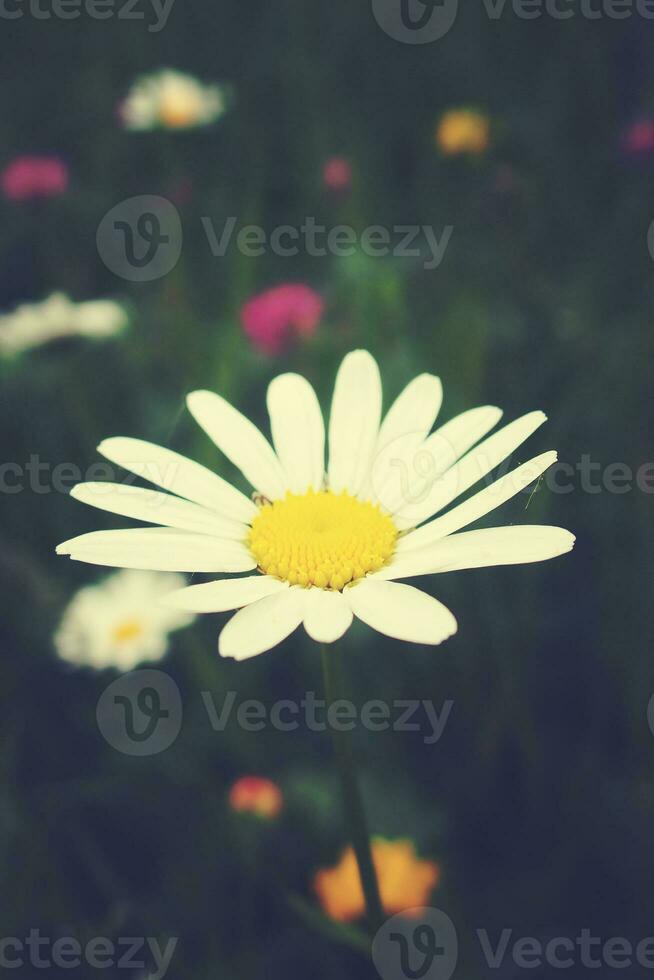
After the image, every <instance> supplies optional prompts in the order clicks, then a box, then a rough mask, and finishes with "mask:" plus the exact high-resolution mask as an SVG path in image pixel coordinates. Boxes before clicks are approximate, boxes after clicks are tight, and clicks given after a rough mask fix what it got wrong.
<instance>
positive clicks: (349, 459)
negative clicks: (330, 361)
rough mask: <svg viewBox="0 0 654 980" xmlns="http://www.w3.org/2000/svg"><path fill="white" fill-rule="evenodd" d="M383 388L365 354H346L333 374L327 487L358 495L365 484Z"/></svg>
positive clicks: (373, 448)
mask: <svg viewBox="0 0 654 980" xmlns="http://www.w3.org/2000/svg"><path fill="white" fill-rule="evenodd" d="M381 401H382V389H381V379H380V377H379V368H378V367H377V362H376V361H375V359H374V358H373V357H372V355H371V354H369V353H368V351H365V350H355V351H352V352H351V353H350V354H348V355H347V356H346V357H345V358H344V359H343V362H342V364H341V366H340V368H339V370H338V374H337V375H336V384H335V386H334V397H333V399H332V407H331V413H330V417H329V487H330V489H331V490H333V491H334V493H340V492H341V491H342V490H347V491H348V492H349V493H351V494H355V495H356V494H357V493H358V492H359V490H360V489H361V487H362V486H363V485H364V483H365V482H366V480H367V478H368V476H369V473H370V466H371V462H372V457H373V454H374V450H375V444H376V442H377V436H378V434H379V421H380V418H381Z"/></svg>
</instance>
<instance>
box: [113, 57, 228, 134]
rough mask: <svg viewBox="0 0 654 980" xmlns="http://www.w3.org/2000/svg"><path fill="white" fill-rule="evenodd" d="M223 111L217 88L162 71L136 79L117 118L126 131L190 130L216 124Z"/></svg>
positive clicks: (172, 72) (222, 103)
mask: <svg viewBox="0 0 654 980" xmlns="http://www.w3.org/2000/svg"><path fill="white" fill-rule="evenodd" d="M225 109H226V99H225V92H224V90H223V89H222V88H221V87H220V86H219V85H204V84H203V83H202V82H200V81H198V79H197V78H193V76H192V75H185V74H184V73H183V72H181V71H175V70H173V69H170V68H164V69H162V70H161V71H158V72H154V73H153V74H152V75H146V76H144V77H142V78H139V79H137V81H136V82H135V83H134V85H133V86H132V89H131V91H130V92H129V94H128V95H127V98H126V99H125V100H124V101H123V102H122V103H121V106H120V115H121V118H122V120H123V123H124V125H125V128H126V129H134V130H146V129H156V128H158V127H161V128H163V129H193V128H194V127H196V126H208V125H210V124H211V123H214V122H216V120H218V119H220V117H221V116H222V115H223V114H224V112H225Z"/></svg>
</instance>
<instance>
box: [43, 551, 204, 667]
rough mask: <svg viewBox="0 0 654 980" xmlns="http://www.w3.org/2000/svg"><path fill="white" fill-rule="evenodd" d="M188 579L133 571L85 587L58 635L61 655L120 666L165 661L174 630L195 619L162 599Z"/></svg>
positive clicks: (89, 663)
mask: <svg viewBox="0 0 654 980" xmlns="http://www.w3.org/2000/svg"><path fill="white" fill-rule="evenodd" d="M184 582H185V580H184V577H183V576H182V575H174V574H168V575H160V574H158V573H157V572H143V571H135V570H132V569H130V570H126V571H120V572H115V573H114V574H113V575H110V576H108V578H106V579H104V581H102V582H100V583H99V584H97V585H89V586H86V587H85V588H83V589H80V590H79V592H77V593H76V595H75V596H74V597H73V599H72V600H71V602H70V603H69V605H68V607H67V609H66V610H65V612H64V614H63V617H62V620H61V624H60V626H59V628H58V630H57V632H56V633H55V636H54V643H55V647H56V649H57V652H58V653H59V656H60V657H63V659H64V660H68V661H70V662H71V663H74V664H78V665H80V666H86V667H95V668H97V669H102V668H104V667H117V668H118V669H119V670H131V669H132V667H135V666H136V664H138V663H141V661H144V660H160V659H161V657H163V655H164V654H165V653H166V650H167V649H168V634H169V633H171V632H172V631H173V630H178V629H181V628H182V627H184V626H188V625H189V624H190V623H192V622H193V620H194V618H195V617H194V616H192V615H190V614H189V613H187V612H182V611H181V610H179V609H175V608H173V607H172V606H170V604H164V603H162V601H161V600H162V597H163V596H166V595H169V594H170V592H171V590H174V589H180V588H181V587H182V586H183V585H184Z"/></svg>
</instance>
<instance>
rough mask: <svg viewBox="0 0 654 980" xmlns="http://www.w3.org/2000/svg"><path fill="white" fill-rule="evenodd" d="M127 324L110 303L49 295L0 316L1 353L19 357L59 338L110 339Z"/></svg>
mask: <svg viewBox="0 0 654 980" xmlns="http://www.w3.org/2000/svg"><path fill="white" fill-rule="evenodd" d="M127 322H128V316H127V313H126V311H125V309H124V307H122V306H121V305H120V303H116V302H114V301H113V300H108V299H100V300H91V301H89V302H84V303H74V302H73V301H72V300H71V299H69V297H68V296H65V295H64V294H63V293H52V295H51V296H49V297H48V298H47V299H45V300H43V301H42V302H40V303H25V304H23V305H22V306H19V307H17V308H16V309H15V310H14V311H13V312H12V313H5V314H3V315H0V354H4V355H11V354H20V353H21V352H22V351H24V350H28V349H29V348H30V347H39V346H40V345H41V344H45V343H47V342H48V341H51V340H56V339H58V338H60V337H73V336H82V337H110V336H112V335H113V334H117V333H120V331H121V330H123V329H124V328H125V327H126V326H127Z"/></svg>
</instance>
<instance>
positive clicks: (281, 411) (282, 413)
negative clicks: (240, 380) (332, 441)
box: [267, 374, 325, 493]
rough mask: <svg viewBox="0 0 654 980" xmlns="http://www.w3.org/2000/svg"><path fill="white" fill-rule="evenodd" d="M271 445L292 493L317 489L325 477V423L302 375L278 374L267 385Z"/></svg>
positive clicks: (313, 394) (310, 388) (311, 391)
mask: <svg viewBox="0 0 654 980" xmlns="http://www.w3.org/2000/svg"><path fill="white" fill-rule="evenodd" d="M267 402H268V412H269V414H270V426H271V429H272V437H273V444H274V446H275V451H276V453H277V456H278V458H279V461H280V463H281V464H282V467H283V469H284V473H285V476H286V486H287V487H288V489H289V490H292V491H293V493H304V492H305V491H306V490H308V489H309V487H313V489H314V490H320V489H321V487H322V485H323V480H324V476H325V423H324V422H323V418H322V412H321V411H320V405H319V404H318V399H317V398H316V393H315V391H314V390H313V388H312V387H311V385H310V384H309V382H308V381H306V380H305V379H304V378H303V377H301V375H299V374H280V375H279V376H278V377H277V378H275V379H274V380H273V381H271V383H270V385H269V386H268V398H267Z"/></svg>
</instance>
